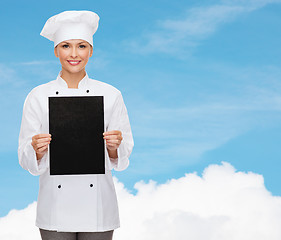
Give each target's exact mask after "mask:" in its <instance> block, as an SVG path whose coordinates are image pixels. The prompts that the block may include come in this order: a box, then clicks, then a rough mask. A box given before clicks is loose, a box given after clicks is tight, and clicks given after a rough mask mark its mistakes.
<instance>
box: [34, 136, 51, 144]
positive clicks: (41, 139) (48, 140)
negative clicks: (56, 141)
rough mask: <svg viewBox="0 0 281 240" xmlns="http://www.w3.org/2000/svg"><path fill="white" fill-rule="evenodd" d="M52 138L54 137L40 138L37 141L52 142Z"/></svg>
mask: <svg viewBox="0 0 281 240" xmlns="http://www.w3.org/2000/svg"><path fill="white" fill-rule="evenodd" d="M51 140H52V138H50V137H48V138H40V139H37V140H36V142H37V143H43V142H50V141H51Z"/></svg>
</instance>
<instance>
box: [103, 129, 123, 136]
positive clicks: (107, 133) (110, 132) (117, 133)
mask: <svg viewBox="0 0 281 240" xmlns="http://www.w3.org/2000/svg"><path fill="white" fill-rule="evenodd" d="M121 134H122V133H121V132H120V131H118V130H112V131H108V132H104V133H103V135H104V136H108V135H121Z"/></svg>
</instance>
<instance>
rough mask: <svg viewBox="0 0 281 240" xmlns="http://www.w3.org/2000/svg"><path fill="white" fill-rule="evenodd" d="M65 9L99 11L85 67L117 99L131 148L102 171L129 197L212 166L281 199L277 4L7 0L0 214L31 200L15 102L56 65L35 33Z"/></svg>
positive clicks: (33, 186)
mask: <svg viewBox="0 0 281 240" xmlns="http://www.w3.org/2000/svg"><path fill="white" fill-rule="evenodd" d="M65 10H91V11H94V12H96V13H97V14H98V15H99V16H100V25H99V28H98V30H97V32H96V34H95V35H94V54H93V57H92V59H91V60H90V61H89V63H88V65H87V72H88V75H89V76H90V77H91V78H93V79H97V80H99V81H103V82H106V83H109V84H111V85H113V86H115V87H116V88H118V89H119V90H120V91H121V92H122V94H123V97H124V101H125V104H126V106H127V109H128V113H129V118H130V123H131V127H132V132H133V137H134V141H135V146H134V149H133V153H132V155H131V157H130V166H129V168H128V169H126V170H125V171H122V172H113V174H114V175H115V176H116V178H117V179H118V181H120V182H122V183H123V184H124V186H125V187H126V189H127V190H128V191H129V192H130V193H131V194H135V193H136V192H137V188H134V186H135V184H136V183H137V182H139V181H141V180H143V181H144V182H146V183H148V181H149V180H150V179H152V180H154V181H155V182H157V183H158V184H164V183H166V182H167V181H168V180H170V179H179V178H181V177H183V176H184V175H185V174H186V173H193V172H197V173H198V175H199V176H201V175H202V173H203V170H204V169H205V168H206V167H207V166H209V165H210V164H220V163H221V162H222V161H223V162H227V163H230V164H231V165H232V166H234V167H235V169H237V170H239V171H243V172H254V173H257V174H259V175H261V176H263V179H264V185H265V187H266V189H267V191H269V192H270V193H271V194H272V195H274V196H281V188H280V182H281V174H280V172H281V164H280V162H279V161H280V159H281V147H280V142H281V79H280V76H281V61H280V56H281V47H280V42H281V41H280V40H281V30H280V26H281V14H280V13H281V1H277V0H276V1H273V0H255V1H254V0H249V1H246V0H245V1H244V0H232V1H231V0H222V1H219V0H216V1H215V0H214V1H213V0H208V1H198V0H196V1H195V0H194V1H186V0H185V1H184V0H178V1H168V0H162V1H160V0H155V1H148V0H143V1H128V0H126V1H125V0H124V1H88V0H85V1H83V2H77V1H52V0H50V1H47V2H46V1H45V2H39V1H12V0H11V1H8V2H5V1H4V2H1V8H0V29H1V38H0V43H1V46H2V47H1V59H0V110H1V118H0V121H1V122H0V123H1V124H0V132H1V139H0V189H1V191H0V217H4V216H6V215H7V214H8V212H9V211H10V210H11V209H23V208H26V206H27V205H28V204H30V203H32V202H34V201H36V200H37V194H38V180H39V179H38V177H35V176H32V175H31V174H30V173H28V172H27V171H25V170H23V169H22V168H21V167H20V165H19V163H18V157H17V147H18V135H19V129H20V123H21V115H22V109H23V103H24V100H25V97H26V96H27V94H28V93H29V92H30V90H31V89H32V88H34V87H36V86H38V85H40V84H43V83H46V82H49V81H51V80H54V79H55V78H56V77H57V75H58V72H59V71H60V64H59V60H58V59H56V57H55V56H54V53H53V43H52V42H50V41H49V40H47V39H45V38H43V37H42V36H40V35H39V34H40V32H41V30H42V28H43V26H44V24H45V22H46V20H47V19H48V18H49V17H51V16H53V15H55V14H58V13H60V12H62V11H65ZM222 181H223V178H222Z"/></svg>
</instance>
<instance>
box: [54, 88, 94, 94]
mask: <svg viewBox="0 0 281 240" xmlns="http://www.w3.org/2000/svg"><path fill="white" fill-rule="evenodd" d="M89 92H90V90H89V89H87V90H86V93H89ZM56 94H57V95H58V94H59V91H56Z"/></svg>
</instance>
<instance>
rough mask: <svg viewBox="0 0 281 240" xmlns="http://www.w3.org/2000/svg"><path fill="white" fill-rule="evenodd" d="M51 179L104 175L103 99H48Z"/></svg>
mask: <svg viewBox="0 0 281 240" xmlns="http://www.w3.org/2000/svg"><path fill="white" fill-rule="evenodd" d="M49 131H50V134H51V135H52V140H51V143H50V146H49V151H50V175H69V174H104V173H105V169H104V150H105V149H104V139H103V132H104V105H103V96H71V97H49Z"/></svg>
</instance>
